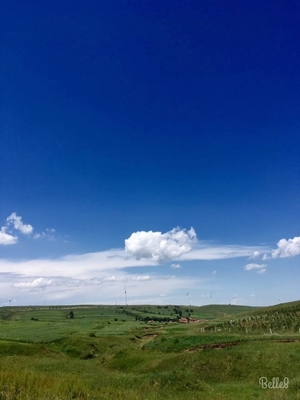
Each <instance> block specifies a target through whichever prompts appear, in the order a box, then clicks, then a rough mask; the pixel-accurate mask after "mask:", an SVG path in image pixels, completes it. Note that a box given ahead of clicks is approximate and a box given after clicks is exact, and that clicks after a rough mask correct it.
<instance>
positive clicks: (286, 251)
mask: <svg viewBox="0 0 300 400" xmlns="http://www.w3.org/2000/svg"><path fill="white" fill-rule="evenodd" d="M298 254H300V236H296V237H294V238H293V239H288V240H286V239H281V240H279V242H278V243H277V249H276V250H273V251H272V258H277V257H280V258H284V257H293V256H297V255H298Z"/></svg>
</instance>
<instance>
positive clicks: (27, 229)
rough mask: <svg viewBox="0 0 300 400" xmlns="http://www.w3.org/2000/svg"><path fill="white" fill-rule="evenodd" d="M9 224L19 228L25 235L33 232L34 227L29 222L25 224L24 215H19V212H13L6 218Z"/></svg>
mask: <svg viewBox="0 0 300 400" xmlns="http://www.w3.org/2000/svg"><path fill="white" fill-rule="evenodd" d="M6 221H7V223H8V224H12V225H13V227H14V228H15V229H16V230H19V231H20V232H22V233H23V234H24V235H30V234H31V233H32V232H33V227H32V226H31V225H29V224H23V222H22V217H20V216H19V215H17V213H15V212H13V213H12V214H11V215H10V216H9V217H7V219H6Z"/></svg>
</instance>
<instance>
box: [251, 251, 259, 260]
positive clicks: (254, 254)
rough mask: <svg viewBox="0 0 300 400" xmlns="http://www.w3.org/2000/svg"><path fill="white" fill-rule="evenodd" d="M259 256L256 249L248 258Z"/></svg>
mask: <svg viewBox="0 0 300 400" xmlns="http://www.w3.org/2000/svg"><path fill="white" fill-rule="evenodd" d="M259 256H260V252H259V251H257V250H255V251H254V252H253V254H252V255H251V256H250V257H249V258H253V259H254V258H258V257H259Z"/></svg>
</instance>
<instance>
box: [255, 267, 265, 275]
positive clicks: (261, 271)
mask: <svg viewBox="0 0 300 400" xmlns="http://www.w3.org/2000/svg"><path fill="white" fill-rule="evenodd" d="M265 272H266V268H262V269H259V270H258V271H257V273H258V274H264V273H265Z"/></svg>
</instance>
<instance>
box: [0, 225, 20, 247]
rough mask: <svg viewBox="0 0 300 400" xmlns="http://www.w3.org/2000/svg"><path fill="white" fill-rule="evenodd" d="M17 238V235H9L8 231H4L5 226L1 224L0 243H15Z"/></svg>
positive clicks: (4, 244)
mask: <svg viewBox="0 0 300 400" xmlns="http://www.w3.org/2000/svg"><path fill="white" fill-rule="evenodd" d="M17 241H18V238H17V236H13V235H10V234H9V233H6V232H5V227H4V226H3V227H2V228H1V230H0V245H3V246H7V245H10V244H15V243H17Z"/></svg>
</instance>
